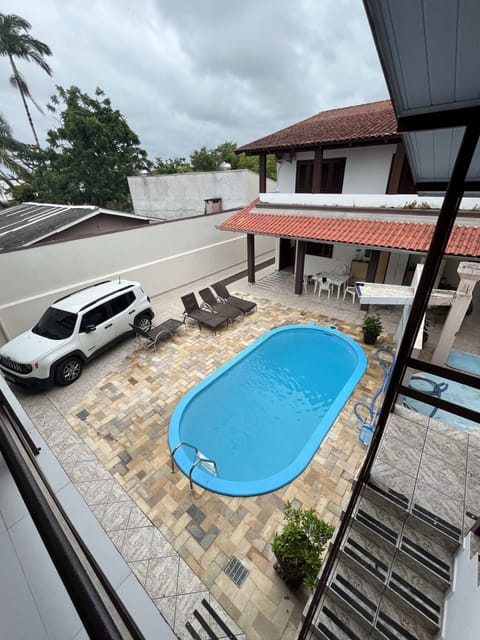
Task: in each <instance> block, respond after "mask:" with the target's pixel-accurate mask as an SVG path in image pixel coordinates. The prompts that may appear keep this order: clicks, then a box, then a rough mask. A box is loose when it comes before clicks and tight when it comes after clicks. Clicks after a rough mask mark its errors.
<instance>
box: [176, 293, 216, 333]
mask: <svg viewBox="0 0 480 640" xmlns="http://www.w3.org/2000/svg"><path fill="white" fill-rule="evenodd" d="M181 299H182V302H183V306H184V307H185V311H184V312H183V315H184V317H185V318H191V319H192V320H195V321H196V322H197V323H198V328H199V329H200V330H201V329H202V324H204V325H205V326H206V327H208V328H209V329H213V331H214V332H215V333H217V329H218V327H219V326H220V325H222V324H224V323H225V324H227V323H228V318H227V316H224V315H222V314H221V313H215V312H212V311H205V309H201V308H200V307H199V306H198V302H197V298H196V297H195V294H194V293H187V294H186V295H184V296H181Z"/></svg>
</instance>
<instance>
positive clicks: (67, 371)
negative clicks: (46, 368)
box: [55, 356, 83, 387]
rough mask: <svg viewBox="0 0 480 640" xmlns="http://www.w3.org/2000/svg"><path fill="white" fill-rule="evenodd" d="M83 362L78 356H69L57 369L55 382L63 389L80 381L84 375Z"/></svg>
mask: <svg viewBox="0 0 480 640" xmlns="http://www.w3.org/2000/svg"><path fill="white" fill-rule="evenodd" d="M82 369H83V362H82V361H81V360H80V358H78V357H77V356H68V358H65V359H64V360H62V361H61V362H59V363H58V364H57V366H56V368H55V382H56V383H57V384H59V385H61V386H62V387H66V386H67V385H68V384H72V382H75V380H78V378H79V377H80V374H81V373H82Z"/></svg>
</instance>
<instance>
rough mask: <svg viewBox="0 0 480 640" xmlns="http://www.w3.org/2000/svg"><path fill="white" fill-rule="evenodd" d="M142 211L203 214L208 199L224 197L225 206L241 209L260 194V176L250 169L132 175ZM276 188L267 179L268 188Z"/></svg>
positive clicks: (168, 217) (138, 210)
mask: <svg viewBox="0 0 480 640" xmlns="http://www.w3.org/2000/svg"><path fill="white" fill-rule="evenodd" d="M128 186H129V188H130V194H131V196H132V201H133V207H134V210H135V213H137V214H138V215H145V216H150V217H155V218H164V219H166V220H172V219H174V218H185V217H188V216H197V215H203V213H204V210H205V200H206V199H210V198H221V199H222V210H223V211H226V210H229V209H240V208H241V207H244V206H245V205H247V204H248V203H249V202H252V200H255V198H256V197H257V196H258V190H259V189H258V188H259V177H258V174H257V173H254V172H253V171H250V170H248V169H237V170H235V171H206V172H203V171H201V172H194V173H175V174H171V175H164V176H134V177H131V178H128ZM275 188H276V183H275V181H274V180H267V191H273V190H274V189H275Z"/></svg>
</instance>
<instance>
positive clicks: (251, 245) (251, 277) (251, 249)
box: [247, 233, 255, 284]
mask: <svg viewBox="0 0 480 640" xmlns="http://www.w3.org/2000/svg"><path fill="white" fill-rule="evenodd" d="M247 271H248V282H249V283H250V284H255V236H254V235H253V233H247Z"/></svg>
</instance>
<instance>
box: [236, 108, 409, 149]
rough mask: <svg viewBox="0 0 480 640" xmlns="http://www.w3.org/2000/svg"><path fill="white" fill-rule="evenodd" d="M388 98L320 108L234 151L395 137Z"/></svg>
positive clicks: (393, 119)
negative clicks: (326, 109) (354, 104)
mask: <svg viewBox="0 0 480 640" xmlns="http://www.w3.org/2000/svg"><path fill="white" fill-rule="evenodd" d="M397 135H398V133H397V119H396V117H395V113H394V111H393V107H392V103H391V102H390V100H381V101H380V102H371V103H369V104H362V105H356V106H354V107H345V108H343V109H332V110H330V111H322V112H320V113H317V115H315V116H312V117H311V118H307V119H306V120H302V121H301V122H297V123H296V124H293V125H291V126H290V127H287V128H286V129H281V130H280V131H276V132H275V133H271V134H270V135H268V136H265V137H264V138H260V139H259V140H255V141H254V142H250V143H248V144H245V145H243V146H241V147H239V148H238V149H237V152H242V151H244V152H247V153H254V152H256V153H258V152H260V151H281V150H282V149H293V148H298V147H314V146H317V145H319V144H329V143H330V144H334V143H339V142H353V141H361V140H374V139H375V138H385V137H394V136H397Z"/></svg>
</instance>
